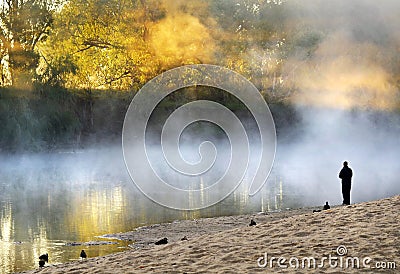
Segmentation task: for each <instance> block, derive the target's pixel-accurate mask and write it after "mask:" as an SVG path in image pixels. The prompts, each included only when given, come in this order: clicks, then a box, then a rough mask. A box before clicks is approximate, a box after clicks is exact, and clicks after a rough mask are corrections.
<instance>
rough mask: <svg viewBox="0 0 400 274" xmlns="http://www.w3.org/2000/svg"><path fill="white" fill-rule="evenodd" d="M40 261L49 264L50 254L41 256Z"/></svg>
mask: <svg viewBox="0 0 400 274" xmlns="http://www.w3.org/2000/svg"><path fill="white" fill-rule="evenodd" d="M39 260H41V261H44V262H47V263H48V262H49V254H48V253H46V254H42V255H40V256H39Z"/></svg>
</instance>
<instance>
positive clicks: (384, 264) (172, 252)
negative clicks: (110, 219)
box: [25, 196, 400, 274]
mask: <svg viewBox="0 0 400 274" xmlns="http://www.w3.org/2000/svg"><path fill="white" fill-rule="evenodd" d="M399 212H400V196H395V197H391V198H387V199H383V200H379V201H372V202H365V203H360V204H354V205H350V206H339V207H335V208H333V209H330V210H327V211H322V212H318V213H312V209H298V210H290V211H284V212H280V213H269V214H255V215H243V216H229V217H219V218H207V219H199V220H192V221H180V222H173V223H170V224H160V225H153V226H150V227H145V228H139V229H138V230H136V231H134V232H129V233H124V234H121V235H110V236H113V237H117V236H118V237H119V238H122V239H131V240H134V241H135V244H133V245H132V249H131V250H128V251H124V252H121V253H116V254H112V255H107V256H104V257H96V258H89V259H87V260H85V261H78V262H72V263H66V264H62V265H55V266H48V267H45V268H43V269H37V270H34V271H29V272H25V273H72V274H74V273H153V272H154V273H254V272H264V273H400V270H399V269H400V240H399V238H400V218H399ZM250 219H254V220H255V221H256V223H257V225H256V226H248V224H249V223H250ZM185 236H186V238H187V240H181V239H182V238H183V237H185ZM164 237H167V238H168V240H169V243H168V244H166V245H154V242H155V241H156V240H159V239H161V238H164ZM339 246H343V247H341V249H339V250H338V247H339ZM344 251H347V253H345V254H343V252H344ZM338 252H339V253H340V254H339V255H342V256H339V255H338ZM272 257H275V259H273V260H272V262H271V258H272ZM279 257H282V258H281V259H280V260H281V261H280V265H279V264H278V258H279ZM306 257H307V258H308V259H307V258H306ZM265 258H266V259H267V260H265ZM305 258H306V259H305ZM284 259H285V260H284ZM313 259H315V263H313ZM297 262H298V267H296V264H297ZM302 262H304V266H303V265H302ZM308 262H311V265H309V264H308ZM357 262H359V268H357V267H354V265H355V266H357ZM271 263H272V265H271ZM285 266H286V268H284V267H285ZM377 267H380V268H379V269H378V268H377ZM394 267H396V269H393V268H394ZM383 268H384V269H383Z"/></svg>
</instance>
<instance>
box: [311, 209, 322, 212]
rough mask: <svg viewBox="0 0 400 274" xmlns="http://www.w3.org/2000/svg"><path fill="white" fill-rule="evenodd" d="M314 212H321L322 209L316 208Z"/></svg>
mask: <svg viewBox="0 0 400 274" xmlns="http://www.w3.org/2000/svg"><path fill="white" fill-rule="evenodd" d="M312 212H313V213H315V212H321V209H314V210H313V211H312Z"/></svg>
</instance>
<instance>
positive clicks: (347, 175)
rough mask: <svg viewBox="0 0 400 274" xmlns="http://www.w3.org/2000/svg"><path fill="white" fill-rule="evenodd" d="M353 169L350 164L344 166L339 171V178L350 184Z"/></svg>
mask: <svg viewBox="0 0 400 274" xmlns="http://www.w3.org/2000/svg"><path fill="white" fill-rule="evenodd" d="M351 177H353V171H352V170H351V168H349V167H348V166H344V167H343V168H342V170H341V171H340V173H339V178H340V179H342V184H346V185H350V184H351Z"/></svg>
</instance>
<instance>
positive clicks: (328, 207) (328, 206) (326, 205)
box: [323, 202, 331, 210]
mask: <svg viewBox="0 0 400 274" xmlns="http://www.w3.org/2000/svg"><path fill="white" fill-rule="evenodd" d="M330 208H331V206H330V205H329V204H328V202H326V204H325V205H324V209H323V210H327V209H330Z"/></svg>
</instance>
